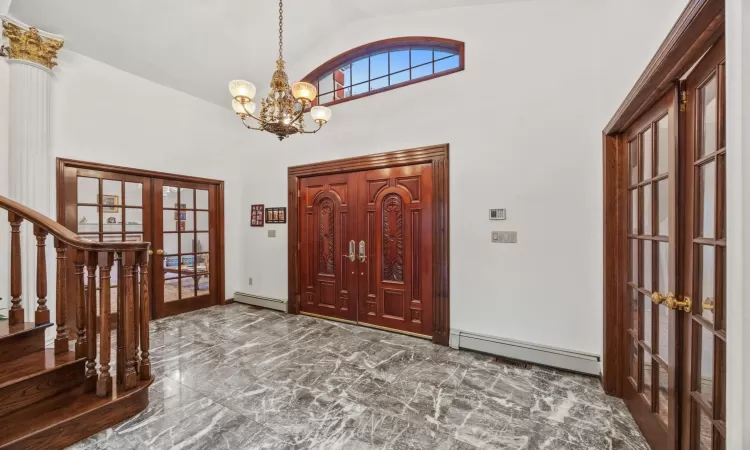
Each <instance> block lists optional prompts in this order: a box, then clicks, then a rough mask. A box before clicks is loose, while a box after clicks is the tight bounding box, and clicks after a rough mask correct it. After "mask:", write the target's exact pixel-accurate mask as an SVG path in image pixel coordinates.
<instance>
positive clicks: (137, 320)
mask: <svg viewBox="0 0 750 450" xmlns="http://www.w3.org/2000/svg"><path fill="white" fill-rule="evenodd" d="M134 256H135V260H134V261H135V264H133V361H134V362H135V371H136V373H137V372H138V371H139V370H140V368H139V367H138V357H139V356H140V355H139V354H138V346H139V344H140V342H139V341H140V333H139V331H140V328H141V314H140V310H141V304H140V297H141V289H140V288H141V284H140V282H139V281H138V269H139V263H138V260H139V253H137V254H135V255H134Z"/></svg>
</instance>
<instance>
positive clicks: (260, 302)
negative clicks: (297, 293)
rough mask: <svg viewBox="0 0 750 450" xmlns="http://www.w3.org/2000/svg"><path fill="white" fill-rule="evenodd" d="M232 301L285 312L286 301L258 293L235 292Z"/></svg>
mask: <svg viewBox="0 0 750 450" xmlns="http://www.w3.org/2000/svg"><path fill="white" fill-rule="evenodd" d="M234 301H235V302H238V303H244V304H246V305H253V306H260V307H261V308H268V309H275V310H277V311H281V312H287V301H286V300H279V299H277V298H269V297H261V296H259V295H253V294H246V293H244V292H235V293H234Z"/></svg>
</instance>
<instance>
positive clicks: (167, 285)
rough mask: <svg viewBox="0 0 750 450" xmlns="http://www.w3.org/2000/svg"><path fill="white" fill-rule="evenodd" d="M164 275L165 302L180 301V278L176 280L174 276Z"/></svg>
mask: <svg viewBox="0 0 750 450" xmlns="http://www.w3.org/2000/svg"><path fill="white" fill-rule="evenodd" d="M169 275H170V277H167V274H165V275H164V301H165V302H173V301H176V300H179V299H180V285H179V281H180V280H179V278H174V274H169Z"/></svg>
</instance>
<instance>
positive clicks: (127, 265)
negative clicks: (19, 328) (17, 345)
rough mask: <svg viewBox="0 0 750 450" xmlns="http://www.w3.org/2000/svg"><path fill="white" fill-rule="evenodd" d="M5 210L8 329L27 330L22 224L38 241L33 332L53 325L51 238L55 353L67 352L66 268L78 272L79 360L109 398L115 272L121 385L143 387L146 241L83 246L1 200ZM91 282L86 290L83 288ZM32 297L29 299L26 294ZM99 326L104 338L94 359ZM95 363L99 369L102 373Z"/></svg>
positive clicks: (92, 386)
mask: <svg viewBox="0 0 750 450" xmlns="http://www.w3.org/2000/svg"><path fill="white" fill-rule="evenodd" d="M0 208H2V209H5V210H7V211H8V221H9V223H10V228H11V237H10V269H11V277H10V294H11V307H10V310H9V314H8V319H9V324H10V326H14V325H18V324H23V323H24V315H25V314H24V309H23V306H22V298H23V297H22V296H23V295H24V293H23V292H22V281H21V280H22V272H21V270H22V269H21V267H22V261H21V224H22V223H23V221H24V220H25V221H27V222H30V223H31V224H33V226H34V235H35V236H36V242H37V258H36V259H37V261H36V291H37V292H36V296H37V305H36V311H35V315H34V318H35V325H37V326H40V325H44V324H48V323H50V319H51V318H50V311H49V308H48V307H47V261H46V245H47V244H46V241H47V237H48V236H49V235H51V236H52V237H54V246H55V250H56V252H57V270H56V274H55V292H56V296H55V301H56V311H57V313H56V325H57V333H56V337H55V344H54V352H55V354H62V353H66V352H68V351H69V339H68V327H67V301H68V298H67V296H68V289H67V285H66V283H67V267H68V264H73V265H74V267H75V285H76V288H75V296H76V298H75V302H76V308H75V311H76V328H77V329H76V330H75V331H76V334H75V336H76V342H75V357H76V358H85V360H86V363H85V383H84V386H85V390H86V391H87V392H95V393H96V395H97V396H99V397H106V396H108V395H110V394H111V393H112V375H111V373H110V363H111V359H112V358H111V348H110V346H111V339H110V338H109V336H110V332H111V330H112V329H113V327H112V324H111V323H110V320H111V319H110V302H111V301H112V299H111V298H110V296H111V294H110V292H111V290H110V286H111V280H110V277H111V273H112V268H113V266H115V265H117V266H116V267H117V268H118V273H119V274H120V277H121V278H122V280H121V283H118V287H119V289H118V292H119V295H118V298H117V299H116V300H117V307H118V311H117V324H116V326H115V327H114V329H115V330H116V332H117V349H116V352H117V353H116V360H115V361H117V382H118V384H121V385H122V387H123V389H124V390H125V391H128V390H130V389H134V388H136V387H137V386H138V384H139V380H150V379H151V363H150V359H149V333H148V322H149V318H150V315H151V314H150V311H149V288H148V251H149V243H148V242H95V241H90V240H87V239H83V238H81V237H80V236H78V235H76V234H75V233H73V232H71V231H70V230H68V229H67V228H65V227H63V226H62V225H60V224H58V223H56V222H54V221H53V220H51V219H49V218H48V217H46V216H44V215H42V214H39V213H37V212H36V211H33V210H32V209H30V208H27V207H26V206H23V205H21V204H19V203H17V202H14V201H12V200H10V199H8V198H6V197H3V196H0ZM97 268H98V269H99V280H98V283H99V287H100V294H99V314H98V318H97V308H96V306H97V305H96V302H97V295H96V291H97V289H96V287H97V279H96V272H97ZM85 277H88V283H85ZM25 295H28V294H25ZM97 320H98V328H99V332H100V339H99V348H98V352H97V339H96V333H97ZM97 363H99V370H98V372H97V370H96V369H97Z"/></svg>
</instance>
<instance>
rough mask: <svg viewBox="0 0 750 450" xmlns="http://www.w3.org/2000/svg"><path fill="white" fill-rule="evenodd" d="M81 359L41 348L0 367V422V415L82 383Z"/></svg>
mask: <svg viewBox="0 0 750 450" xmlns="http://www.w3.org/2000/svg"><path fill="white" fill-rule="evenodd" d="M85 364H86V360H85V358H80V359H76V357H75V353H74V352H65V353H61V354H59V355H55V351H54V350H53V349H44V350H40V351H38V352H36V353H32V354H30V355H26V356H23V357H21V358H18V359H15V360H13V361H11V362H9V363H6V364H3V365H2V367H0V421H2V419H1V418H2V416H4V415H7V414H10V413H12V412H14V411H17V410H19V409H21V408H25V407H28V406H29V405H33V404H34V403H37V402H39V401H42V400H44V399H46V398H49V397H52V396H53V395H55V394H58V393H60V392H64V391H67V390H69V389H72V388H74V387H76V386H80V385H82V384H83V381H84V377H85V373H84V370H85Z"/></svg>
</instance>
